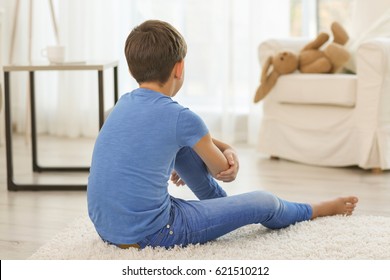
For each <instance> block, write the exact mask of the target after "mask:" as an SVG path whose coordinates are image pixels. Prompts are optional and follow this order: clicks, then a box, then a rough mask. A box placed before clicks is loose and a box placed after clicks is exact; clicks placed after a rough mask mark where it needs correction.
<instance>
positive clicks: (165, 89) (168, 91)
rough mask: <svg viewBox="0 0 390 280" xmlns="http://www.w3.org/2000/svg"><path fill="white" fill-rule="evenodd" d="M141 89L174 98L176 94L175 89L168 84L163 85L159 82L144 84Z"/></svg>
mask: <svg viewBox="0 0 390 280" xmlns="http://www.w3.org/2000/svg"><path fill="white" fill-rule="evenodd" d="M139 87H140V88H146V89H150V90H153V91H157V92H159V93H162V94H164V95H166V96H169V97H172V96H174V94H175V93H174V90H173V87H172V86H171V85H170V83H168V82H167V83H165V84H161V83H159V82H144V83H141V84H140V85H139Z"/></svg>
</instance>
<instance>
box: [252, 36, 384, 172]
mask: <svg viewBox="0 0 390 280" xmlns="http://www.w3.org/2000/svg"><path fill="white" fill-rule="evenodd" d="M307 42H308V40H305V39H296V40H292V39H291V40H268V41H265V42H263V43H262V44H260V46H259V49H258V51H259V59H260V63H264V62H265V60H266V58H267V57H268V56H269V55H273V54H275V53H276V52H279V51H282V50H291V51H294V52H299V50H300V49H301V48H302V46H303V45H304V44H306V43H307ZM355 57H356V67H357V74H356V75H355V74H301V73H298V72H296V73H293V74H289V75H284V76H281V77H280V78H279V80H278V81H277V83H276V86H275V87H274V88H273V89H272V91H271V92H270V93H269V94H268V96H267V97H266V98H265V99H264V100H263V102H264V104H263V118H262V123H261V129H260V138H259V150H260V152H262V153H264V154H268V155H270V156H274V157H279V158H285V159H289V160H293V161H297V162H301V163H306V164H313V165H320V166H335V167H337V166H353V165H357V166H359V167H361V168H363V169H376V170H378V169H381V170H386V169H390V38H376V39H371V40H369V41H366V42H364V43H362V44H361V45H360V46H359V48H358V50H357V53H356V55H355Z"/></svg>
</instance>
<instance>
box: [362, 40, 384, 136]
mask: <svg viewBox="0 0 390 280" xmlns="http://www.w3.org/2000/svg"><path fill="white" fill-rule="evenodd" d="M356 67H357V68H356V71H357V81H358V83H357V100H356V105H357V108H356V109H357V110H356V117H357V118H358V120H359V122H358V123H359V124H360V125H361V127H363V128H366V129H369V128H378V127H385V126H388V125H389V124H390V107H389V104H390V38H375V39H372V40H369V41H366V42H364V43H362V44H361V45H360V47H359V48H358V50H357V54H356Z"/></svg>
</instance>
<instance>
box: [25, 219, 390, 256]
mask: <svg viewBox="0 0 390 280" xmlns="http://www.w3.org/2000/svg"><path fill="white" fill-rule="evenodd" d="M30 259H59V260H68V259H72V260H87V259H93V260H100V259H103V260H108V259H123V260H131V259H137V260H140V259H147V260H169V259H177V260H186V259H196V260H202V259H219V260H226V259H236V260H245V259H248V260H255V259H264V260H292V259H293V260H316V259H317V260H333V259H344V260H346V259H364V260H373V259H375V260H379V259H382V260H383V259H387V260H389V259H390V218H387V217H377V216H359V215H353V216H350V217H343V216H334V217H326V218H319V219H316V220H314V221H309V222H302V223H298V224H296V225H293V226H290V227H288V228H285V229H282V230H276V231H275V230H268V229H266V228H264V227H262V226H259V225H249V226H246V227H243V228H241V229H238V230H236V231H234V232H232V233H230V234H228V235H226V236H224V237H221V238H219V239H218V240H216V241H213V242H210V243H207V244H204V245H191V246H188V247H186V248H180V247H175V248H173V249H170V250H166V249H163V248H157V249H151V248H146V249H144V250H137V249H133V248H130V249H126V250H122V249H119V248H117V247H115V246H110V245H107V244H105V243H103V242H102V241H101V240H100V238H99V237H98V235H97V233H96V232H95V230H94V228H93V225H92V223H91V222H90V221H89V219H88V218H87V217H81V218H79V219H77V220H76V221H75V222H74V223H73V224H72V225H70V226H69V227H68V228H66V229H65V230H64V231H63V232H62V233H60V234H58V235H57V236H56V237H55V238H54V239H53V240H51V241H50V242H48V243H47V244H46V245H44V246H43V247H41V248H40V249H39V250H38V251H37V252H36V253H34V254H33V255H32V256H31V257H30Z"/></svg>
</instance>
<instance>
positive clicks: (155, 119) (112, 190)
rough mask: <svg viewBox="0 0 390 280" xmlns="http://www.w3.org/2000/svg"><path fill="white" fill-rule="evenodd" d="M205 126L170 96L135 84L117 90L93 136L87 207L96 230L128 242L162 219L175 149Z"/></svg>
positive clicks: (118, 241) (193, 140)
mask: <svg viewBox="0 0 390 280" xmlns="http://www.w3.org/2000/svg"><path fill="white" fill-rule="evenodd" d="M207 133H208V129H207V127H206V125H205V124H204V122H203V121H202V120H201V118H200V117H198V116H197V115H196V114H195V113H193V112H192V111H190V110H189V109H188V108H184V107H183V106H181V105H179V104H178V103H177V102H175V101H173V100H172V99H171V98H170V97H168V96H165V95H163V94H161V93H159V92H156V91H152V90H149V89H143V88H139V89H136V90H134V91H133V92H131V93H127V94H125V95H123V96H122V97H121V98H120V100H119V101H118V103H117V104H116V105H115V107H114V109H113V111H112V112H111V113H110V115H109V117H108V118H107V120H106V121H105V123H104V125H103V127H102V129H101V130H100V133H99V135H98V137H97V139H96V143H95V147H94V151H93V156H92V163H91V169H90V175H89V178H88V188H87V198H88V212H89V216H90V218H91V220H92V222H93V223H94V225H95V228H96V230H97V232H98V233H99V235H100V236H101V237H102V238H103V239H104V240H107V241H109V242H112V243H114V244H133V243H136V242H138V241H140V240H142V239H143V238H144V237H146V236H148V235H150V234H152V233H155V232H156V231H158V230H159V229H161V228H162V227H164V226H165V225H166V224H167V223H168V219H169V212H170V207H171V204H170V203H171V202H170V196H169V193H168V181H169V177H170V174H171V172H172V169H173V166H174V163H175V157H176V153H177V152H178V151H179V149H180V148H182V147H185V146H190V147H192V146H194V145H195V144H196V143H197V142H198V141H199V140H200V139H201V138H202V137H203V136H204V135H206V134H207Z"/></svg>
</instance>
